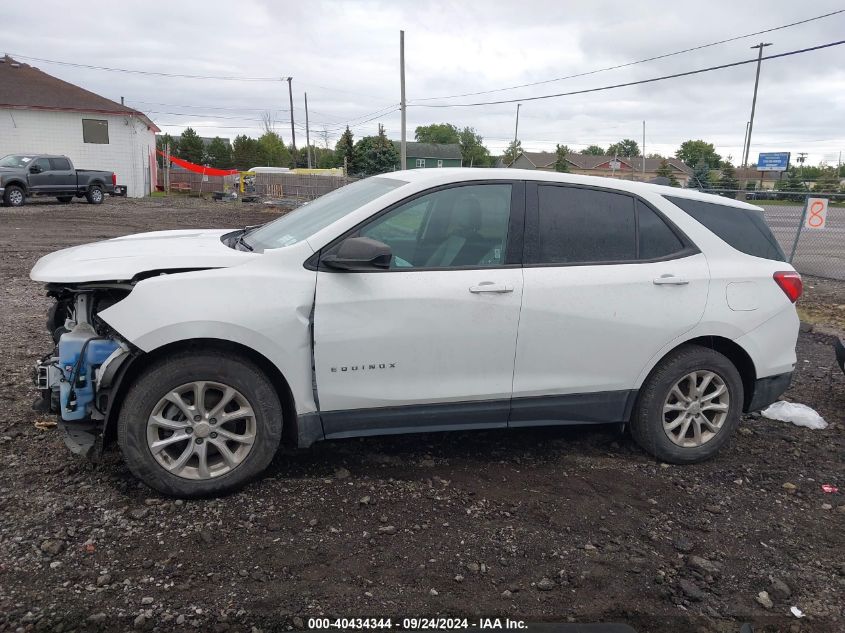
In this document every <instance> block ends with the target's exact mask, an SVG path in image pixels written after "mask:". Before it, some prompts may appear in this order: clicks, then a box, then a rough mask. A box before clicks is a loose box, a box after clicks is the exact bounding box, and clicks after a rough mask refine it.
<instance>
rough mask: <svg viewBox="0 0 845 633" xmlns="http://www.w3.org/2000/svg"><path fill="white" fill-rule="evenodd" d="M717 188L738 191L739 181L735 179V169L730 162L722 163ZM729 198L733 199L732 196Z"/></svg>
mask: <svg viewBox="0 0 845 633" xmlns="http://www.w3.org/2000/svg"><path fill="white" fill-rule="evenodd" d="M719 188H720V189H729V190H736V189H739V180H737V178H736V169H734V166H733V165H732V164H731V163H730V161H724V162H723V163H722V175H721V176H720V177H719ZM729 197H733V194H732V195H731V196H729Z"/></svg>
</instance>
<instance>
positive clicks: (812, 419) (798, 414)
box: [760, 400, 827, 429]
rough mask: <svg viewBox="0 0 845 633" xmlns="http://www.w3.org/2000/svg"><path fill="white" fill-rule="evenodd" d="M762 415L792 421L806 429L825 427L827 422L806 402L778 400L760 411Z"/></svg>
mask: <svg viewBox="0 0 845 633" xmlns="http://www.w3.org/2000/svg"><path fill="white" fill-rule="evenodd" d="M760 413H761V414H762V415H763V417H766V418H769V419H770V420H780V421H781V422H792V423H793V424H794V425H795V426H806V427H807V428H808V429H826V428H827V422H825V421H824V418H823V417H822V416H820V415H819V414H818V413H816V411H815V410H813V409H811V408H810V407H808V406H807V405H806V404H799V403H798V402H785V401H783V400H779V401H778V402H775V403H774V404H770V405H769V406H768V407H767V408H765V409H763V410H762V411H761V412H760Z"/></svg>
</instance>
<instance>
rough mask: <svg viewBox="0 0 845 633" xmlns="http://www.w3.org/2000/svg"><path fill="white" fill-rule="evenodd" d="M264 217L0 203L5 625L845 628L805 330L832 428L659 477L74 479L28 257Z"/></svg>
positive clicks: (770, 426)
mask: <svg viewBox="0 0 845 633" xmlns="http://www.w3.org/2000/svg"><path fill="white" fill-rule="evenodd" d="M272 213H273V212H268V211H265V210H264V209H261V208H256V207H254V206H250V205H242V206H241V205H237V206H232V205H225V206H224V204H223V203H218V204H213V203H202V202H200V201H194V200H179V201H177V202H175V203H174V202H168V201H166V200H163V199H154V200H146V201H142V202H139V201H131V200H128V201H127V200H110V201H109V202H108V203H107V204H105V205H103V206H102V207H98V208H93V207H90V206H88V205H85V204H80V203H74V204H71V205H58V204H36V205H31V206H27V207H24V208H23V209H20V210H10V209H0V246H2V252H0V274H1V275H2V280H3V288H4V290H5V292H4V299H3V301H2V302H0V350H2V359H0V367H2V379H0V403H2V405H3V406H2V410H0V455H2V460H0V631H14V630H24V631H25V630H37V631H68V630H71V629H76V630H131V629H133V628H134V629H136V630H137V629H147V630H162V631H164V630H172V629H187V630H201V631H228V630H231V631H250V630H251V628H252V627H256V628H259V629H262V630H264V631H270V630H288V629H289V628H291V627H297V628H298V627H301V626H302V624H303V621H305V622H307V618H308V617H309V616H315V615H321V614H326V615H331V616H366V615H369V616H384V615H392V616H394V617H395V616H401V615H417V616H419V615H435V614H440V615H452V616H457V615H462V616H468V617H472V618H474V617H476V616H481V615H485V616H489V615H499V616H511V617H523V618H530V619H534V620H560V621H566V620H570V621H578V622H590V621H592V622H596V621H616V622H627V623H629V624H631V625H632V626H634V627H635V628H636V629H637V630H638V631H640V632H643V631H678V632H680V631H719V632H727V631H732V632H736V631H738V630H739V624H740V623H741V622H746V621H750V622H754V623H755V628H754V630H755V632H758V631H761V630H764V631H790V632H793V631H814V632H815V631H831V632H833V631H842V630H843V629H845V602H843V600H842V596H843V595H845V545H843V538H845V496H843V494H842V492H845V469H844V468H843V460H844V459H845V416H843V411H845V376H843V375H842V373H841V372H840V371H839V370H838V368H836V367H835V365H834V362H833V353H832V348H831V342H832V339H831V337H830V336H828V335H826V334H822V333H819V332H811V331H807V332H803V333H802V334H801V338H800V341H799V348H798V357H799V361H798V369H797V374H796V377H795V381H794V383H793V387H792V388H791V390H790V391H789V392H788V394H787V395H788V397H789V398H790V399H794V400H796V401H800V402H803V403H806V404H809V405H810V406H812V407H814V408H815V409H817V410H818V411H819V412H820V413H821V414H822V415H823V416H824V417H825V418H826V419H827V420H828V421H829V422H831V423H832V424H831V426H830V427H829V428H828V429H826V430H823V431H811V430H807V429H803V428H798V427H794V426H792V425H790V424H785V423H781V422H773V421H768V420H765V419H762V418H759V417H753V416H752V417H749V418H747V419H746V420H745V421H744V424H743V426H742V428H741V429H740V431H741V432H740V433H739V434H738V435H737V437H736V439H735V441H734V442H732V444H731V445H730V447H729V448H728V449H726V450H725V451H723V453H722V454H721V455H720V456H719V457H718V458H717V459H715V460H713V461H711V462H708V463H705V464H700V465H696V466H686V467H676V466H668V465H666V464H660V463H657V462H655V461H654V460H653V459H651V458H649V457H647V456H646V455H645V454H643V453H642V452H641V451H640V450H639V449H637V447H636V446H635V445H634V444H633V442H632V441H631V440H630V439H629V438H628V437H627V436H625V435H620V434H619V432H618V430H617V429H596V428H588V429H568V430H561V429H551V430H539V431H529V430H525V431H510V432H488V433H475V434H463V433H449V434H440V435H429V436H424V437H423V436H404V437H391V438H387V439H366V440H347V441H337V442H330V443H329V442H326V443H321V444H317V445H315V447H314V448H313V449H312V450H309V451H305V452H301V453H296V454H285V455H280V456H279V457H278V458H277V459H276V460H275V462H274V464H273V465H272V466H271V468H270V471H269V472H268V473H267V476H266V477H265V478H264V479H262V480H261V481H258V482H256V483H254V484H252V485H250V486H249V487H248V488H247V489H246V490H244V491H243V492H241V493H239V494H236V495H232V496H229V497H226V498H222V499H218V500H206V501H191V502H185V503H183V502H180V501H175V502H174V501H172V500H168V499H165V498H162V497H159V496H157V495H156V494H155V493H153V492H152V491H151V490H149V489H147V488H146V487H144V486H143V485H140V484H138V483H137V482H136V481H135V480H134V479H133V478H132V477H131V476H130V474H129V472H128V471H127V469H126V468H125V467H124V466H123V465H122V463H121V461H120V455H119V453H118V451H117V450H113V451H111V452H110V453H109V454H108V455H107V457H106V460H105V463H103V464H100V465H96V466H95V465H90V464H88V463H85V462H83V461H80V460H79V459H77V458H75V457H73V456H72V455H71V454H70V453H69V452H68V451H67V450H66V449H65V447H64V445H63V443H62V441H61V439H60V438H59V436H58V434H57V433H56V432H55V431H54V430H39V429H38V428H35V427H34V422H35V421H36V414H35V413H34V412H33V411H31V410H30V403H31V402H32V400H33V399H34V397H35V392H34V390H33V388H32V386H31V384H30V367H31V365H32V363H33V361H34V360H35V359H36V358H37V357H39V356H41V355H42V354H43V353H44V352H45V351H47V350H49V348H50V343H49V339H48V337H47V335H46V333H45V331H44V316H43V315H44V311H45V309H46V307H47V300H46V298H45V297H44V296H43V293H42V289H41V288H40V287H39V286H38V285H37V284H34V283H32V282H30V281H29V279H28V276H27V274H28V271H29V269H30V267H31V266H32V265H33V264H34V263H35V261H36V259H37V258H38V257H39V256H41V255H43V254H45V253H47V252H49V251H52V250H54V249H57V248H61V247H64V246H69V245H72V244H76V243H80V242H87V241H92V240H95V239H100V238H108V237H113V236H117V235H122V234H126V233H132V232H138V231H142V230H152V229H167V228H177V227H218V226H232V227H237V226H241V225H245V224H253V223H259V222H264V221H267V220H269V219H271V218H272V217H273V215H272ZM806 282H807V295H806V298H805V299H803V300H802V304H803V306H804V307H805V308H806V309H805V313H806V314H808V315H810V316H809V317H808V318H812V319H813V320H815V321H816V322H817V323H818V324H820V325H818V326H817V329H819V330H823V331H826V332H830V331H832V330H831V328H836V327H839V328H841V327H842V324H843V322H842V310H843V305H842V304H845V282H829V281H821V280H812V279H808V280H806ZM825 328H827V329H825ZM825 483H831V484H835V485H837V486H839V488H840V489H841V492H839V493H836V494H826V493H824V492H822V490H821V484H825ZM761 591H766V592H767V593H768V596H769V599H770V600H771V601H772V604H767V605H765V606H764V605H763V604H761V602H766V600H761V601H758V594H759V592H761ZM792 606H797V607H799V608H800V609H802V610H803V611H804V613H805V614H806V617H805V618H803V619H800V620H799V619H797V618H795V617H793V616H792V615H790V614H789V608H790V607H792Z"/></svg>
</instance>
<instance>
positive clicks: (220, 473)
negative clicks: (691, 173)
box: [31, 169, 801, 496]
mask: <svg viewBox="0 0 845 633" xmlns="http://www.w3.org/2000/svg"><path fill="white" fill-rule="evenodd" d="M31 276H32V279H34V280H36V281H39V282H45V283H46V284H47V289H48V293H49V294H50V295H51V296H53V297H54V298H55V299H56V303H55V304H54V306H53V308H52V309H51V311H50V314H49V318H48V327H49V329H50V331H51V332H52V333H53V338H54V340H55V341H56V344H57V346H56V350H55V351H54V352H53V353H51V354H48V355H47V356H46V357H45V358H44V359H43V360H42V361H41V362H40V363H39V364H38V367H37V382H38V386H39V388H40V389H41V390H42V399H41V402H40V406H41V408H42V409H44V410H51V411H54V412H57V413H59V414H60V416H61V427H62V429H63V431H64V433H65V436H66V441H67V443H68V445H69V446H70V447H71V448H72V449H73V450H74V451H75V452H78V453H83V454H88V455H89V456H90V455H94V454H97V453H98V452H99V451H100V450H101V449H102V445H103V442H104V441H106V440H108V439H109V438H110V437H112V436H114V435H115V431H116V436H117V439H118V442H119V444H120V447H121V449H122V451H123V455H124V457H125V459H126V461H127V463H128V465H129V468H130V469H131V470H132V472H133V473H134V474H135V475H136V476H138V477H139V478H140V479H142V480H143V481H145V482H146V483H147V484H149V485H150V486H152V487H153V488H156V489H157V490H160V491H162V492H164V493H167V494H173V495H180V496H194V495H204V494H216V493H220V492H222V491H226V490H229V489H232V488H235V487H237V486H239V485H242V484H243V483H244V482H245V481H247V480H248V479H250V478H251V477H253V476H255V475H257V474H258V473H260V472H261V471H262V470H263V469H264V468H265V467H266V466H267V465H268V463H269V462H270V460H271V458H272V457H273V455H274V453H275V452H276V450H277V448H278V446H279V443H280V442H281V441H286V442H288V443H290V444H292V445H294V446H299V447H307V446H309V445H311V444H312V443H313V442H315V441H316V440H323V439H332V438H345V437H355V436H365V435H382V434H392V433H411V432H421V431H447V430H466V429H490V428H506V427H527V426H549V425H564V424H591V423H620V422H621V423H629V424H630V428H631V431H632V433H633V436H634V438H635V439H636V440H637V442H638V443H639V444H640V445H641V446H642V447H643V448H645V449H646V450H647V451H648V452H650V453H652V454H653V455H655V456H656V457H657V458H659V459H661V460H665V461H669V462H674V463H688V462H696V461H699V460H702V459H706V458H708V457H711V456H712V455H714V454H715V453H716V452H717V451H718V450H719V448H721V447H722V446H723V445H724V444H725V443H726V442H727V441H728V439H729V438H730V436H731V434H732V432H733V431H734V429H735V428H736V427H737V425H738V423H739V419H740V414H741V412H742V411H749V410H754V409H758V408H761V407H763V406H765V405H767V404H769V403H770V402H772V401H773V400H775V399H776V398H777V397H778V396H779V395H780V394H781V393H782V392H783V391H784V390H785V389H786V388H787V387H788V385H789V381H790V376H791V372H792V370H793V368H794V365H795V342H796V338H797V335H798V325H799V321H798V317H797V315H796V311H795V307H794V305H793V303H794V302H795V301H796V299H797V298H798V296H799V295H800V293H801V279H800V277H799V276H798V274H797V273H796V272H795V271H794V269H793V268H792V267H791V266H790V265H789V264H787V263H785V262H784V256H783V252H782V251H781V249H780V247H779V246H778V244H777V242H776V241H775V239H774V237H773V236H772V234H771V232H770V230H769V229H768V227H767V226H766V224H765V221H764V220H763V216H762V213H761V212H760V210H759V209H758V208H757V207H754V206H751V205H749V204H746V203H743V202H738V201H736V200H732V199H728V198H722V197H717V196H711V195H706V194H701V193H699V192H696V191H691V190H683V189H673V188H669V187H661V186H657V185H650V184H641V183H634V182H627V181H622V180H611V179H604V178H593V177H582V176H570V175H562V174H556V173H546V172H538V171H519V170H512V169H507V170H506V169H430V170H429V169H421V170H416V171H405V172H395V173H392V174H386V175H383V176H377V177H373V178H368V179H366V180H362V181H360V182H356V183H354V184H351V185H349V186H346V187H343V188H342V189H339V190H337V191H335V192H333V193H330V194H328V195H326V196H323V197H322V198H320V199H318V200H316V201H314V202H311V203H309V204H306V205H304V206H302V207H301V208H299V209H297V210H296V211H293V212H292V213H289V214H287V215H285V216H283V217H281V218H279V219H277V220H275V221H273V222H270V223H268V224H265V225H263V226H260V227H248V228H247V229H242V230H236V231H232V230H181V231H163V232H158V233H144V234H141V235H130V236H127V237H121V238H117V239H112V240H107V241H104V242H98V243H95V244H88V245H84V246H78V247H75V248H69V249H66V250H63V251H59V252H56V253H53V254H51V255H47V256H45V257H43V258H42V259H41V260H40V261H39V262H38V263H37V264H36V266H35V268H33V270H32V274H31Z"/></svg>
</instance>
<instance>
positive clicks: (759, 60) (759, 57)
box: [742, 42, 771, 168]
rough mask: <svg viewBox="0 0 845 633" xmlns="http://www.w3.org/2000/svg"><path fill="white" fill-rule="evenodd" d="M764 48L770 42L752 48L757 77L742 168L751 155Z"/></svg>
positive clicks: (769, 44)
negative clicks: (755, 55)
mask: <svg viewBox="0 0 845 633" xmlns="http://www.w3.org/2000/svg"><path fill="white" fill-rule="evenodd" d="M766 46H771V43H770V42H760V43H759V44H757V45H755V46H752V47H751V48H756V49H757V50H758V52H757V76H756V77H755V78H754V97H753V98H752V99H751V119H750V120H749V121H748V138H747V139H746V140H745V162H743V164H742V166H743V168H744V167H746V166H747V163H748V159H749V154H750V153H751V130H752V129H754V109H755V108H756V107H757V86H758V85H759V83H760V65H761V64H762V63H763V49H764V48H765V47H766Z"/></svg>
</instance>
